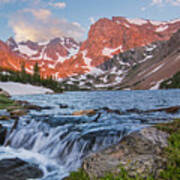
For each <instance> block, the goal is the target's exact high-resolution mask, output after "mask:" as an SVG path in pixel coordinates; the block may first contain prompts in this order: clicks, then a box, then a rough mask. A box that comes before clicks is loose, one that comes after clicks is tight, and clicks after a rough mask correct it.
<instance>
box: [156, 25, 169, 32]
mask: <svg viewBox="0 0 180 180" xmlns="http://www.w3.org/2000/svg"><path fill="white" fill-rule="evenodd" d="M168 27H169V26H168V25H166V26H160V27H158V28H157V29H156V32H162V31H165V30H166V29H168Z"/></svg>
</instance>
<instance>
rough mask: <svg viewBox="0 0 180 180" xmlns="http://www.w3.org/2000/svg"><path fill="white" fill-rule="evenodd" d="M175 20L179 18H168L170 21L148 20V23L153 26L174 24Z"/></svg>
mask: <svg viewBox="0 0 180 180" xmlns="http://www.w3.org/2000/svg"><path fill="white" fill-rule="evenodd" d="M177 22H180V19H174V20H170V21H150V23H151V24H152V25H155V26H160V25H167V24H174V23H177Z"/></svg>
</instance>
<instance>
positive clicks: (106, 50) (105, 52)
mask: <svg viewBox="0 0 180 180" xmlns="http://www.w3.org/2000/svg"><path fill="white" fill-rule="evenodd" d="M118 50H120V51H121V52H122V51H123V47H122V45H120V46H119V47H117V48H115V49H111V48H107V47H105V48H104V49H103V50H102V55H104V56H108V57H110V58H112V57H113V53H114V52H116V51H118Z"/></svg>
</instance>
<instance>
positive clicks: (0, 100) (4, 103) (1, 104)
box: [0, 95, 17, 109]
mask: <svg viewBox="0 0 180 180" xmlns="http://www.w3.org/2000/svg"><path fill="white" fill-rule="evenodd" d="M12 106H17V104H16V102H15V101H13V100H11V99H10V98H8V97H7V96H5V95H0V109H7V108H8V107H12Z"/></svg>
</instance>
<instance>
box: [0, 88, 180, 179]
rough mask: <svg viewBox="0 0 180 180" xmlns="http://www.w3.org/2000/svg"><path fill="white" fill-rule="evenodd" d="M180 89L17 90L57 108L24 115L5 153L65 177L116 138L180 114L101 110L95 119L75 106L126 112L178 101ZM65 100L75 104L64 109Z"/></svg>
mask: <svg viewBox="0 0 180 180" xmlns="http://www.w3.org/2000/svg"><path fill="white" fill-rule="evenodd" d="M179 94H180V91H179V90H173V91H113V92H111V91H107V92H71V93H64V94H60V95H34V96H21V97H20V96H17V97H16V99H21V100H28V101H30V102H31V103H34V104H37V105H41V106H50V107H51V108H52V109H49V110H43V111H42V112H38V111H31V112H30V113H29V114H28V115H27V116H24V117H22V118H21V119H20V121H19V124H18V128H17V129H16V130H14V131H13V132H12V133H11V134H10V135H8V136H7V139H6V142H9V143H8V144H9V146H8V147H6V148H5V147H1V148H0V159H5V158H13V157H19V158H20V159H23V160H25V161H27V162H31V163H35V164H37V165H39V167H40V168H41V169H43V172H44V177H43V180H61V179H62V178H63V177H65V176H67V175H68V174H69V173H70V172H71V171H74V170H77V169H78V168H79V167H80V166H81V163H82V161H83V158H85V157H86V156H87V155H88V154H89V153H92V152H96V151H99V150H101V149H104V148H106V147H108V146H110V145H112V144H116V143H117V142H119V141H120V139H121V138H122V137H123V136H125V135H127V134H128V133H130V132H132V131H135V130H137V129H140V128H142V127H145V126H149V125H151V124H154V123H159V122H164V121H167V120H170V119H172V118H174V117H180V114H179V113H178V114H174V115H171V114H166V113H164V112H155V113H149V114H137V113H124V114H122V115H117V114H114V113H107V112H104V111H100V112H101V113H102V115H101V117H100V119H99V120H98V121H97V122H95V121H94V119H96V117H97V115H95V116H92V117H88V116H72V115H71V113H72V112H74V111H78V110H82V109H83V110H85V109H96V108H97V109H98V108H102V107H104V106H108V107H109V108H111V109H118V110H120V111H121V112H126V110H128V109H132V108H137V109H141V110H148V109H153V108H161V107H168V106H175V105H180V95H179ZM60 103H64V104H67V105H68V106H69V107H68V108H67V109H60V108H59V104H60ZM2 123H4V122H2ZM10 123H11V122H10ZM7 126H9V125H7ZM11 126H12V124H11Z"/></svg>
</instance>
